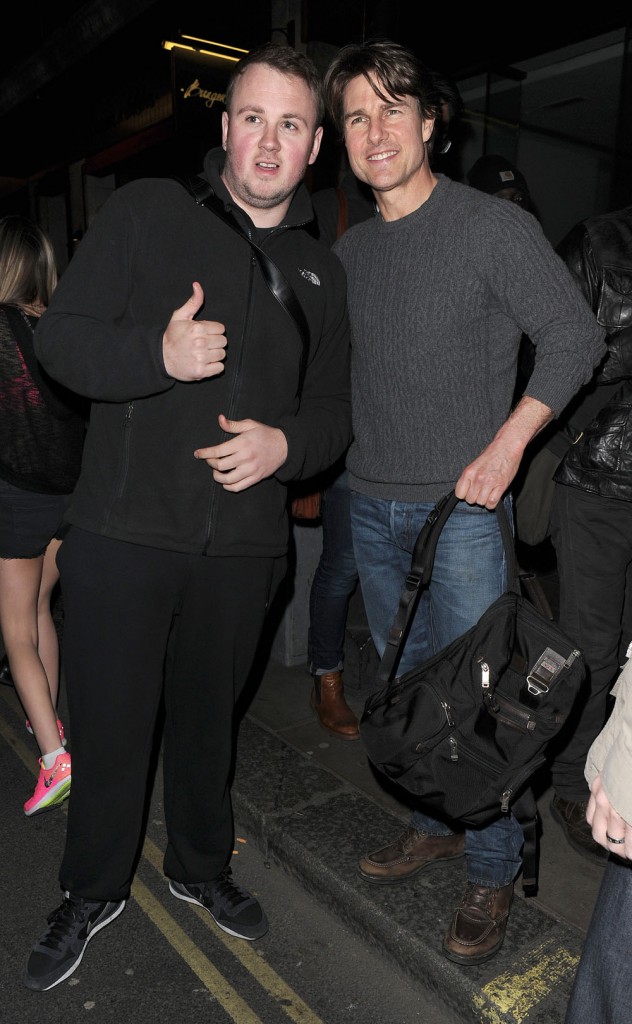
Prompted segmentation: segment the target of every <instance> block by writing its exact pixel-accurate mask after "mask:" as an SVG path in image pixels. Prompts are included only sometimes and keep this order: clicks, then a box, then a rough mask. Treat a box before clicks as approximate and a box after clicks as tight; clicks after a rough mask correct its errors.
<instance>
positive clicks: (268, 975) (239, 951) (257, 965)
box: [143, 839, 323, 1024]
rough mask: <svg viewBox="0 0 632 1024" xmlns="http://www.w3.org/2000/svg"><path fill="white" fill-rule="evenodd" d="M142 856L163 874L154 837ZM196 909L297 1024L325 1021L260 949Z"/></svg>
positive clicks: (161, 855) (160, 857)
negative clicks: (274, 967) (281, 975)
mask: <svg viewBox="0 0 632 1024" xmlns="http://www.w3.org/2000/svg"><path fill="white" fill-rule="evenodd" d="M143 857H144V858H145V859H146V860H147V861H149V863H150V864H151V865H152V867H154V868H155V869H156V871H158V872H159V873H160V874H162V873H163V871H162V857H163V854H162V851H161V850H160V849H159V848H158V847H157V846H156V845H155V843H153V842H152V841H151V839H145V844H144V846H143ZM193 909H194V910H195V911H196V913H197V914H198V917H199V918H200V920H201V921H202V922H203V923H204V924H205V925H206V927H207V928H209V930H210V931H212V932H213V935H214V936H215V937H216V938H218V939H220V940H221V942H223V944H224V945H225V946H226V948H227V949H228V950H229V951H230V952H231V953H232V954H233V956H234V957H236V959H237V960H239V961H240V963H241V964H242V966H243V967H245V969H246V970H247V971H248V973H249V974H250V975H252V977H253V978H255V979H256V980H257V981H258V982H259V984H260V985H261V986H262V987H263V988H264V989H265V990H266V992H268V993H269V994H270V996H272V998H273V999H276V1000H277V1002H278V1004H279V1007H280V1009H282V1010H283V1012H284V1013H285V1014H286V1015H287V1016H288V1017H289V1018H290V1020H292V1021H294V1022H295V1024H323V1022H322V1021H321V1019H320V1017H318V1016H317V1015H316V1014H315V1013H314V1012H313V1010H312V1009H311V1008H310V1007H309V1006H308V1005H307V1004H306V1003H304V1002H303V1000H302V999H301V998H300V997H299V996H298V995H297V993H296V992H295V991H294V990H293V989H292V988H290V986H289V985H287V984H286V983H285V982H284V981H283V979H282V978H280V977H279V975H278V974H277V973H276V971H274V970H273V969H272V967H270V965H269V964H268V963H267V962H266V960H264V958H263V957H262V956H261V954H260V953H258V952H257V951H256V950H255V949H254V948H253V947H252V946H251V945H250V943H248V942H244V940H243V939H237V938H234V937H233V936H231V935H228V934H227V933H226V932H224V931H222V929H221V928H219V927H218V926H217V925H216V924H215V922H214V921H213V918H212V917H211V916H210V914H209V913H208V912H207V911H206V910H202V908H201V907H196V906H193Z"/></svg>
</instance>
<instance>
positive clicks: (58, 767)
mask: <svg viewBox="0 0 632 1024" xmlns="http://www.w3.org/2000/svg"><path fill="white" fill-rule="evenodd" d="M70 781H71V775H70V754H66V753H65V752H64V753H63V754H58V755H57V758H56V759H55V764H54V765H53V767H52V768H45V767H44V764H43V762H42V759H41V758H40V773H39V778H38V780H37V785H36V787H35V792H34V793H33V796H32V797H31V799H30V800H27V801H26V803H25V804H24V813H25V814H26V816H27V817H30V816H31V815H32V814H39V813H40V812H41V811H49V810H50V809H51V808H52V807H58V806H59V804H61V803H63V802H64V800H65V799H66V798H67V797H68V796H69V795H70Z"/></svg>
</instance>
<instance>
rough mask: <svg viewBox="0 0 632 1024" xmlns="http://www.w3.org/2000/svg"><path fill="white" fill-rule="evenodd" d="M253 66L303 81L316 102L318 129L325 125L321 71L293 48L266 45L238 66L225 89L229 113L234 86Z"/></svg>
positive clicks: (225, 101) (243, 58)
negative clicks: (260, 65) (262, 66)
mask: <svg viewBox="0 0 632 1024" xmlns="http://www.w3.org/2000/svg"><path fill="white" fill-rule="evenodd" d="M252 64H266V65H267V66H268V67H270V68H273V69H274V70H275V71H278V72H279V73H280V74H282V75H287V76H288V77H294V78H300V79H302V81H303V82H305V84H306V86H307V87H308V89H310V90H311V92H312V94H313V96H314V100H315V101H316V125H315V127H318V126H319V125H320V124H322V121H323V118H324V116H325V102H324V99H323V90H322V82H321V78H320V75H319V73H318V69H317V68H316V65H315V64H314V62H313V61H312V60H311V59H310V58H309V57H308V56H306V54H304V53H300V51H298V50H294V49H293V48H292V47H291V46H281V45H278V44H277V43H264V44H263V46H258V47H257V48H256V49H255V50H250V52H249V53H247V54H246V56H245V57H242V58H241V60H240V61H239V62H238V63H237V64H235V66H234V67H233V69H232V71H231V73H230V75H229V78H228V84H227V85H226V97H225V99H224V105H225V107H226V110H227V111H228V112H229V113H230V104H231V101H232V98H233V93H234V91H235V86H236V84H237V82H238V81H239V78H240V77H241V75H243V73H244V71H245V70H246V69H247V68H249V67H250V66H251V65H252Z"/></svg>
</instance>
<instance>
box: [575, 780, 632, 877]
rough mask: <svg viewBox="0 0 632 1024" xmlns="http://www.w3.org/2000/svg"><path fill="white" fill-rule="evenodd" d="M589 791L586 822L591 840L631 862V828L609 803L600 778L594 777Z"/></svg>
mask: <svg viewBox="0 0 632 1024" xmlns="http://www.w3.org/2000/svg"><path fill="white" fill-rule="evenodd" d="M590 790H591V793H590V799H589V801H588V807H587V808H586V821H587V822H588V824H589V825H590V826H591V828H592V834H593V839H594V840H595V842H596V843H599V845H600V846H603V848H604V850H607V851H608V853H613V854H616V856H617V857H622V858H623V859H625V860H632V826H630V825H628V823H627V822H626V820H625V818H623V817H622V816H621V815H620V814H619V813H618V812H617V811H616V810H615V809H614V807H613V806H612V804H611V803H610V800H609V799H608V796H607V795H606V792H605V790H604V788H603V784H602V781H601V776H599V775H597V776H596V778H595V779H594V780H593V783H592V785H591V787H590Z"/></svg>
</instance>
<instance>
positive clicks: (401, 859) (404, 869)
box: [358, 825, 465, 885]
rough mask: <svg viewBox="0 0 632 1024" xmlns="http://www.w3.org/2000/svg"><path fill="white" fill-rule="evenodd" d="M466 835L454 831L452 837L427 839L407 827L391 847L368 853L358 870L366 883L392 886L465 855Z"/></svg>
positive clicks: (426, 836)
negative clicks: (434, 865) (429, 868)
mask: <svg viewBox="0 0 632 1024" xmlns="http://www.w3.org/2000/svg"><path fill="white" fill-rule="evenodd" d="M464 846H465V836H464V835H463V833H462V832H455V833H454V835H449V836H428V835H426V833H425V832H417V830H416V829H414V828H413V827H412V826H411V825H408V826H407V827H406V829H405V831H404V832H402V834H401V835H400V836H398V837H397V839H395V840H394V841H393V842H392V843H389V845H388V846H383V847H382V848H381V849H380V850H375V851H374V852H373V853H368V854H367V855H366V857H363V858H362V860H361V861H360V863H359V864H358V871H359V873H360V875H361V876H362V878H364V879H366V881H367V882H378V883H379V884H381V885H390V884H392V883H393V882H404V881H405V880H406V879H407V878H414V876H415V875H418V874H419V872H420V871H423V870H424V868H428V867H430V866H431V865H432V864H438V863H442V862H444V861H447V860H459V858H461V857H462V856H463V849H464Z"/></svg>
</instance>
